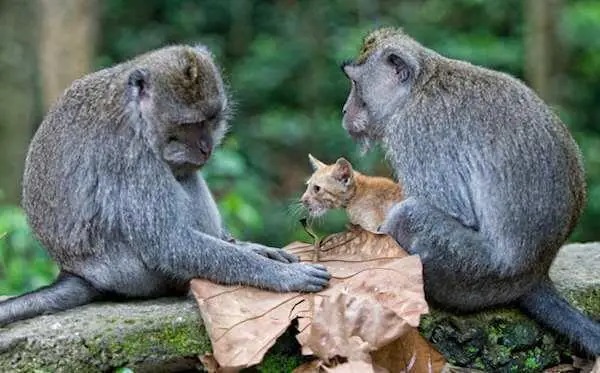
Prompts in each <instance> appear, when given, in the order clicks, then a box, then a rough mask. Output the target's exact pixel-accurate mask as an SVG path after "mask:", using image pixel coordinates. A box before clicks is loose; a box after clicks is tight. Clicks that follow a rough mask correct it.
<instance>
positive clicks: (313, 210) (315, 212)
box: [306, 206, 327, 218]
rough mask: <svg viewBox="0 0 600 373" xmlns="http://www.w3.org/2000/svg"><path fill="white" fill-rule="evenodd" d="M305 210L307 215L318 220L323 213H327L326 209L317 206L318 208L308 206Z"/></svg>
mask: <svg viewBox="0 0 600 373" xmlns="http://www.w3.org/2000/svg"><path fill="white" fill-rule="evenodd" d="M306 209H307V210H308V213H309V215H310V216H311V217H313V218H318V217H319V216H321V215H323V214H324V213H325V211H327V209H325V208H323V207H320V206H318V207H313V206H309V207H307V208H306Z"/></svg>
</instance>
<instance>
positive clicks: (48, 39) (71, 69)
mask: <svg viewBox="0 0 600 373" xmlns="http://www.w3.org/2000/svg"><path fill="white" fill-rule="evenodd" d="M38 1H39V6H40V17H41V24H40V27H41V33H40V38H39V43H40V44H39V49H40V52H39V56H40V75H41V77H40V78H41V83H42V84H41V85H42V92H43V102H44V108H45V109H48V108H49V107H50V105H52V103H53V102H54V101H55V100H56V99H57V98H58V97H59V96H60V95H61V94H62V92H63V91H64V90H65V88H67V87H68V86H69V85H70V84H71V82H72V81H73V80H75V79H77V78H79V77H81V76H83V75H85V74H86V73H88V72H89V71H90V70H91V69H92V59H93V57H94V51H95V46H96V41H97V34H98V22H99V17H98V12H99V10H100V9H99V6H98V1H97V0H38Z"/></svg>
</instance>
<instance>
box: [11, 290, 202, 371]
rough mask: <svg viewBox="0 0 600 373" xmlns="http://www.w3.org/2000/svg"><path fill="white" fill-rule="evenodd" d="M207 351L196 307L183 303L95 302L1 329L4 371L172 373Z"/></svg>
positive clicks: (172, 300)
mask: <svg viewBox="0 0 600 373" xmlns="http://www.w3.org/2000/svg"><path fill="white" fill-rule="evenodd" d="M208 351H210V341H209V339H208V337H207V335H206V332H205V330H204V328H203V326H202V321H201V318H200V315H199V312H198V310H197V306H196V304H195V303H194V302H193V301H192V300H189V299H183V298H165V299H158V300H152V301H142V302H128V303H96V304H92V305H88V306H84V307H79V308H76V309H73V310H70V311H67V312H61V313H58V314H55V315H48V316H40V317H36V318H34V319H31V320H26V321H22V322H18V323H15V324H12V325H9V326H8V327H5V328H3V329H0V371H10V372H105V371H113V370H115V369H117V368H131V369H133V370H134V371H135V372H143V371H153V372H157V371H158V372H160V371H164V372H171V371H180V370H186V369H194V368H195V367H196V366H197V364H198V360H197V356H198V355H199V354H203V353H205V352H208Z"/></svg>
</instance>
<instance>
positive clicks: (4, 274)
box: [0, 207, 57, 294]
mask: <svg viewBox="0 0 600 373" xmlns="http://www.w3.org/2000/svg"><path fill="white" fill-rule="evenodd" d="M0 236H2V237H1V238H0V294H18V293H20V292H22V291H24V290H32V289H35V288H38V287H40V286H42V285H46V284H47V283H49V282H50V281H51V280H52V279H53V278H54V277H56V272H57V270H56V266H55V265H54V264H53V263H52V262H51V261H50V259H49V258H48V255H47V254H46V252H45V250H44V249H43V248H42V247H41V246H40V244H39V243H38V242H37V241H36V240H35V239H34V238H33V236H32V234H31V231H30V229H29V226H28V225H27V220H26V219H25V216H24V214H23V212H22V211H21V210H20V209H18V208H16V207H15V208H9V207H7V208H0Z"/></svg>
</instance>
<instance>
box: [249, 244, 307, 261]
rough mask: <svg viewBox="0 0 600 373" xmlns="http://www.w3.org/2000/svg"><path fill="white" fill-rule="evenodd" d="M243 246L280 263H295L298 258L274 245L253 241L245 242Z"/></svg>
mask: <svg viewBox="0 0 600 373" xmlns="http://www.w3.org/2000/svg"><path fill="white" fill-rule="evenodd" d="M243 247H244V248H247V249H250V250H252V251H253V252H255V253H256V254H258V255H260V256H264V257H266V258H269V259H273V260H276V261H278V262H282V263H295V262H297V261H298V260H299V259H298V257H297V256H295V255H293V254H290V253H288V252H287V251H285V250H282V249H276V248H274V247H268V246H263V245H259V244H255V243H245V244H244V245H243Z"/></svg>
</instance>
